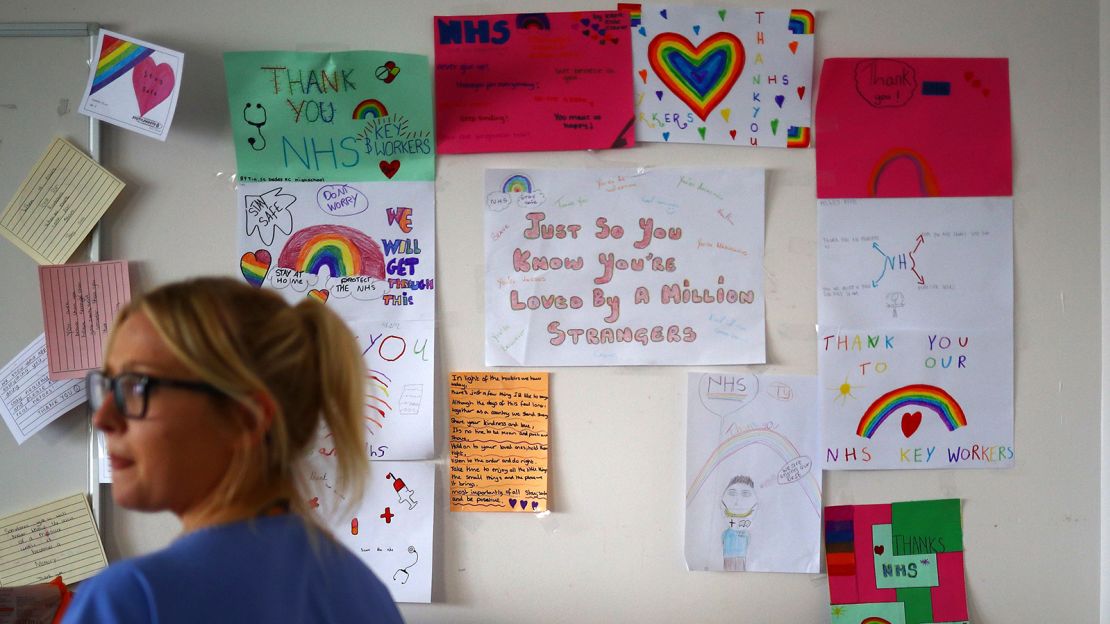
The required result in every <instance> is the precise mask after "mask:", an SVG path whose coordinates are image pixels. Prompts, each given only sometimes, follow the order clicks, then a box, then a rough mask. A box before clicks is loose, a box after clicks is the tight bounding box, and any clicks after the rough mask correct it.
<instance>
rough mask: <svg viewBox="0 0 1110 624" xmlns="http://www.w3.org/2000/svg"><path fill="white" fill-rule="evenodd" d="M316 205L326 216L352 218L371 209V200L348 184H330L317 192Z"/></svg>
mask: <svg viewBox="0 0 1110 624" xmlns="http://www.w3.org/2000/svg"><path fill="white" fill-rule="evenodd" d="M316 205H317V206H319V207H320V210H323V211H324V213H325V214H329V215H333V216H336V217H350V216H353V215H357V214H358V213H360V212H363V211H365V210H366V209H367V208H369V207H370V200H369V199H367V197H366V195H364V194H363V193H362V191H360V190H358V189H356V188H354V187H351V186H349V185H347V184H328V185H327V186H321V187H320V190H318V191H316Z"/></svg>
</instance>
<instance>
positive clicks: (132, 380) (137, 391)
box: [85, 370, 227, 420]
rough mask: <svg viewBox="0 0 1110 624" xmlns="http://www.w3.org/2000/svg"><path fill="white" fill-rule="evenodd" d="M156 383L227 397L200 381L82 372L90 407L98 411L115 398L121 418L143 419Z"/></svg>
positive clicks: (137, 374)
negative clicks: (110, 398)
mask: <svg viewBox="0 0 1110 624" xmlns="http://www.w3.org/2000/svg"><path fill="white" fill-rule="evenodd" d="M158 386H165V387H167V388H181V389H183V390H192V391H194V392H205V393H207V394H211V395H213V396H218V397H222V396H227V395H226V394H225V393H224V392H223V391H222V390H220V389H219V388H217V387H216V386H213V385H212V384H209V383H205V382H203V381H185V380H182V379H164V378H162V377H152V376H150V375H143V374H141V373H120V374H119V375H116V376H115V377H111V376H108V375H105V374H104V371H99V370H94V371H89V373H88V374H87V375H85V387H86V388H88V393H89V408H90V409H92V411H94V412H95V411H97V410H99V409H100V407H101V406H102V405H104V401H106V400H107V399H108V397H109V396H111V397H112V400H113V401H114V404H115V408H116V411H117V412H119V413H120V414H121V415H122V416H123V417H124V418H130V419H132V420H141V419H143V418H146V406H147V403H148V402H149V400H150V391H151V390H152V389H153V388H156V387H158Z"/></svg>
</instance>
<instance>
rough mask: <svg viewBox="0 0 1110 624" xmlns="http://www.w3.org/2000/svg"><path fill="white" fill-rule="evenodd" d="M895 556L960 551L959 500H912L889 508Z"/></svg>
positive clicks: (961, 530) (961, 536)
mask: <svg viewBox="0 0 1110 624" xmlns="http://www.w3.org/2000/svg"><path fill="white" fill-rule="evenodd" d="M890 515H891V527H892V532H893V535H892V539H893V541H894V554H895V555H914V554H924V553H943V552H960V551H962V550H963V549H964V538H963V529H962V528H961V527H960V500H959V499H957V498H947V499H942V500H928V501H912V502H908V503H894V504H893V505H891V506H890Z"/></svg>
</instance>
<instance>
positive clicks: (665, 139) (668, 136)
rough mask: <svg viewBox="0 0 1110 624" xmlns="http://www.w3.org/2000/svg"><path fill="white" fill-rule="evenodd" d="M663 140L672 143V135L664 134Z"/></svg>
mask: <svg viewBox="0 0 1110 624" xmlns="http://www.w3.org/2000/svg"><path fill="white" fill-rule="evenodd" d="M663 140H664V141H670V140H671V133H670V132H664V133H663Z"/></svg>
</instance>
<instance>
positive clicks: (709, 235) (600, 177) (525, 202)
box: [485, 168, 765, 366]
mask: <svg viewBox="0 0 1110 624" xmlns="http://www.w3.org/2000/svg"><path fill="white" fill-rule="evenodd" d="M763 180H764V173H763V171H762V170H760V169H710V168H705V169H659V170H637V169H567V170H488V171H487V172H486V198H485V209H486V220H485V224H486V232H485V238H486V365H487V366H579V365H592V366H617V365H630V364H656V365H658V364H668V365H682V364H729V363H759V362H763V361H764V360H765V345H764V315H763V314H764V300H763V188H764V182H763Z"/></svg>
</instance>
